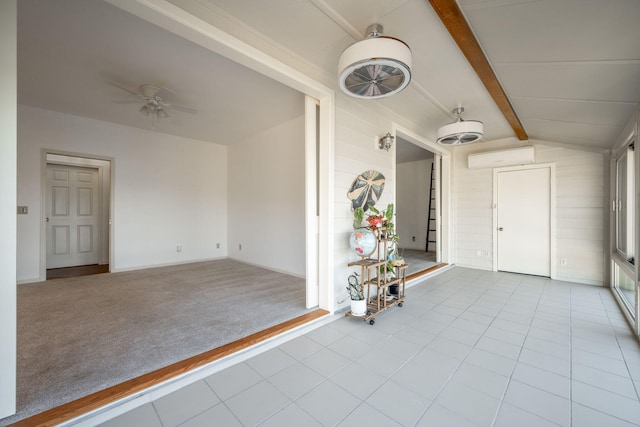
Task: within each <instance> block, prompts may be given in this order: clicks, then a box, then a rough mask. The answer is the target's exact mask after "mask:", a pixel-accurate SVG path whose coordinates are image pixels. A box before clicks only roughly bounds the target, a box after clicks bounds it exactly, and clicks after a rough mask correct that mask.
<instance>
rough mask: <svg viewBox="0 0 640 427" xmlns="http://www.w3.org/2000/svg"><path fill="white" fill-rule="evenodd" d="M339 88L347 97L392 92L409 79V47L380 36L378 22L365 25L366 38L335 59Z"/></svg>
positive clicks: (391, 38)
mask: <svg viewBox="0 0 640 427" xmlns="http://www.w3.org/2000/svg"><path fill="white" fill-rule="evenodd" d="M338 74H339V83H340V89H342V91H343V92H344V93H346V94H347V95H349V96H353V97H356V98H364V99H376V98H383V97H386V96H390V95H393V94H394V93H397V92H400V91H401V90H402V89H404V88H405V87H407V85H408V84H409V81H411V49H409V46H407V44H406V43H405V42H403V41H402V40H398V39H396V38H393V37H387V36H383V35H382V25H380V24H372V25H369V27H367V38H366V39H364V40H361V41H359V42H357V43H354V44H352V45H351V46H349V47H348V48H347V49H345V51H344V52H342V55H340V59H339V61H338Z"/></svg>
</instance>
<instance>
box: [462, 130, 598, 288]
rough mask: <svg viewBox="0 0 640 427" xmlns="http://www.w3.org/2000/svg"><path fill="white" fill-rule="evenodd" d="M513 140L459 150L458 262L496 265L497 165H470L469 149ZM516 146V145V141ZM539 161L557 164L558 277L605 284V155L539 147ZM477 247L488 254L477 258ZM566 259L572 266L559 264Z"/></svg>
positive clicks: (490, 148)
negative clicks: (492, 167)
mask: <svg viewBox="0 0 640 427" xmlns="http://www.w3.org/2000/svg"><path fill="white" fill-rule="evenodd" d="M511 144H513V141H512V140H507V141H500V142H494V143H485V144H475V145H470V146H467V147H459V148H456V149H455V151H454V166H453V167H454V172H453V177H454V178H453V179H454V223H455V232H454V242H455V259H456V264H457V265H460V266H465V267H474V268H481V269H487V270H490V269H492V267H493V225H492V224H493V222H492V221H493V217H492V215H493V209H492V203H493V200H492V199H493V169H490V168H488V169H475V170H469V169H468V168H467V156H468V155H469V153H473V152H480V151H493V150H497V149H500V148H507V147H508V146H510V145H511ZM511 146H512V145H511ZM535 153H536V163H554V164H555V165H556V201H555V202H556V218H555V220H556V234H555V243H556V259H555V260H552V262H555V263H556V275H557V276H556V278H557V279H559V280H567V281H574V282H578V283H587V284H594V285H602V284H603V280H604V246H605V244H604V216H605V215H606V207H605V192H606V191H607V190H606V189H607V188H608V187H607V177H606V175H605V160H606V159H605V155H604V154H601V153H594V152H588V151H581V150H572V149H568V148H560V147H554V146H551V145H542V144H536V145H535ZM477 251H481V252H482V253H483V254H484V253H485V252H488V253H489V256H484V255H483V256H477V255H476V253H477ZM560 258H567V265H565V266H561V265H560V261H559V260H560Z"/></svg>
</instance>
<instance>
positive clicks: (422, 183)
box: [396, 159, 435, 251]
mask: <svg viewBox="0 0 640 427" xmlns="http://www.w3.org/2000/svg"><path fill="white" fill-rule="evenodd" d="M432 164H433V159H425V160H418V161H415V162H407V163H400V164H398V165H397V167H396V181H397V182H398V188H397V189H396V192H397V195H396V205H397V206H396V212H397V219H396V222H397V232H398V236H399V238H400V240H399V246H400V247H401V248H405V249H419V250H423V251H424V250H425V243H426V239H427V227H428V221H427V219H428V215H429V188H430V179H431V165H432ZM434 196H435V195H434ZM434 204H435V201H434ZM434 207H435V206H434ZM434 212H435V211H434ZM433 225H434V228H435V221H433ZM413 237H415V240H413ZM430 239H431V240H435V232H434V233H433V234H432V235H431V236H430ZM429 246H430V250H434V245H433V243H432V244H430V245H429Z"/></svg>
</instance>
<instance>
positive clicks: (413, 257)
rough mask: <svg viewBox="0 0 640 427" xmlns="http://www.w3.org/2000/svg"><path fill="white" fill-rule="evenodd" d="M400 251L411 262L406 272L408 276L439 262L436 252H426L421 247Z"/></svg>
mask: <svg viewBox="0 0 640 427" xmlns="http://www.w3.org/2000/svg"><path fill="white" fill-rule="evenodd" d="M398 253H399V254H400V256H401V257H402V258H404V260H405V262H406V263H407V264H409V266H408V267H407V272H406V274H407V276H408V275H410V274H413V273H417V272H419V271H423V270H426V269H428V268H430V267H433V266H434V265H436V264H438V263H437V262H436V253H435V252H425V251H423V250H420V249H399V250H398Z"/></svg>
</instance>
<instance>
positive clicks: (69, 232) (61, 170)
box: [46, 164, 100, 268]
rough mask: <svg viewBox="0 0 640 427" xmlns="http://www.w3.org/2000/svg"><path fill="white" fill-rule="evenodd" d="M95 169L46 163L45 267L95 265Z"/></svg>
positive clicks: (96, 182) (97, 188)
mask: <svg viewBox="0 0 640 427" xmlns="http://www.w3.org/2000/svg"><path fill="white" fill-rule="evenodd" d="M99 189H100V187H99V185H98V170H97V169H93V168H84V167H75V166H63V165H54V164H47V207H46V216H47V268H60V267H71V266H76V265H90V264H98V261H99V239H100V230H99V217H100V206H99V203H100V198H99V197H98V196H99Z"/></svg>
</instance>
